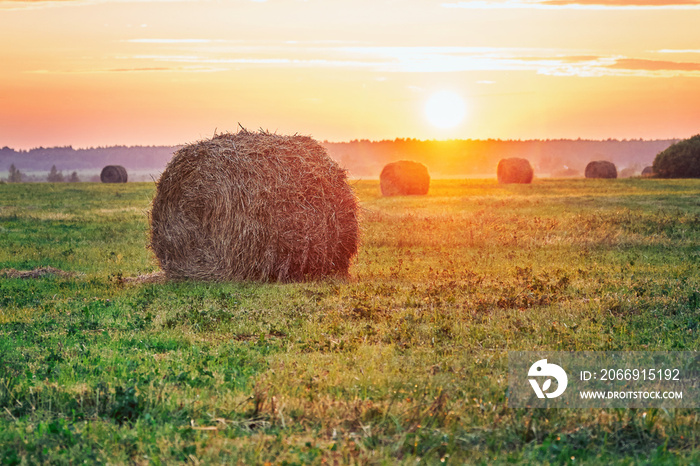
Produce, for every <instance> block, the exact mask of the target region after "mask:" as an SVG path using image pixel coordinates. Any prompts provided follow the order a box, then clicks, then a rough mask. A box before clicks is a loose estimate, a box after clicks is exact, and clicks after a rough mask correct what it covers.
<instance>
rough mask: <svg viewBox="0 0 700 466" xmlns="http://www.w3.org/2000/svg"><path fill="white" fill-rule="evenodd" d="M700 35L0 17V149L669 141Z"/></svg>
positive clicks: (572, 22) (332, 4)
mask: <svg viewBox="0 0 700 466" xmlns="http://www.w3.org/2000/svg"><path fill="white" fill-rule="evenodd" d="M699 26H700V1H690V0H503V1H501V0H494V1H490V0H473V1H463V2H459V1H455V2H449V1H426V0H424V1H418V0H404V1H395V0H394V1H392V0H352V1H350V0H339V1H334V0H266V1H265V0H255V1H253V0H228V1H227V0H218V1H217V0H211V1H208V0H204V1H186V0H183V1H178V0H173V1H169V0H142V1H128V0H60V1H55V2H41V1H4V0H0V41H1V43H2V48H0V147H2V146H9V147H13V148H17V149H20V148H23V149H27V148H31V147H37V146H45V147H46V146H61V145H73V146H74V147H76V148H77V147H89V146H97V145H114V144H127V145H135V144H146V145H152V144H165V145H174V144H182V143H186V142H192V141H194V140H197V139H201V138H205V137H210V136H211V135H212V134H213V133H214V131H215V130H217V131H219V132H223V131H233V130H235V129H236V128H237V127H238V123H239V122H240V123H241V124H242V125H243V126H245V127H247V128H249V129H257V128H260V127H262V128H265V129H269V130H271V131H278V132H280V133H301V134H309V135H311V136H313V137H315V138H317V139H320V140H331V141H347V140H351V139H394V138H396V137H413V138H419V139H432V138H435V139H447V138H472V139H483V138H502V139H515V138H521V139H531V138H578V137H581V138H591V139H601V138H602V139H606V138H619V139H622V138H645V139H652V138H684V137H689V136H691V135H694V134H697V133H700V27H699ZM446 96H447V99H446V98H445V97H446ZM431 99H432V100H431ZM436 109H437V111H436ZM436 113H437V114H442V113H444V114H445V115H447V120H443V119H439V118H438V119H436Z"/></svg>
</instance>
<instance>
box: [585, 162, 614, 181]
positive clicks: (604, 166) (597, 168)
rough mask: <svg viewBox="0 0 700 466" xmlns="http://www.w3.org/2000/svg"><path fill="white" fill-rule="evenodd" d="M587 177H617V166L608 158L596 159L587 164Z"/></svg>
mask: <svg viewBox="0 0 700 466" xmlns="http://www.w3.org/2000/svg"><path fill="white" fill-rule="evenodd" d="M585 175H586V178H617V168H615V164H614V163H612V162H608V161H607V160H596V161H593V162H590V163H589V164H588V165H586V173H585Z"/></svg>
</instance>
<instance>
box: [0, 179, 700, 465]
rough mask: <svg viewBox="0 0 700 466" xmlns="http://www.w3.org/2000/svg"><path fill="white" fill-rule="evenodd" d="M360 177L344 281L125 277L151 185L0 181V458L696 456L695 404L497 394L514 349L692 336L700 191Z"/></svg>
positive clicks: (634, 182)
mask: <svg viewBox="0 0 700 466" xmlns="http://www.w3.org/2000/svg"><path fill="white" fill-rule="evenodd" d="M355 188H356V190H357V193H358V195H359V196H360V198H361V200H362V206H363V213H362V216H363V221H362V225H363V244H362V247H361V250H360V254H359V256H358V257H357V259H356V261H355V263H354V266H353V267H352V269H351V272H352V276H353V277H352V279H351V280H349V281H334V280H329V281H325V282H319V283H304V284H287V285H280V284H263V285H261V284H251V283H243V284H204V283H167V284H130V283H125V282H124V280H123V278H124V277H129V276H135V275H139V274H143V273H148V272H151V271H153V270H155V269H156V265H155V262H154V260H153V257H152V255H151V253H150V252H149V251H148V249H147V247H146V246H147V242H148V222H147V216H146V213H145V212H146V210H147V208H148V204H149V201H150V199H151V197H152V195H153V184H152V183H143V184H139V183H134V184H127V185H122V186H114V185H97V184H87V183H86V184H80V185H61V184H33V185H29V184H26V185H21V184H20V185H11V184H8V185H0V194H1V195H0V244H2V245H3V247H2V248H0V269H6V268H16V269H25V270H26V269H32V268H35V267H40V266H53V267H57V268H60V269H62V270H65V271H70V272H74V273H75V275H74V276H73V277H60V276H46V277H43V278H39V279H24V280H22V279H11V278H0V460H1V461H2V462H3V463H4V464H23V463H57V464H61V463H65V464H69V463H71V464H72V463H81V462H87V463H111V464H131V463H133V464H150V463H153V464H171V463H174V462H191V463H219V462H231V463H241V464H244V463H245V464H251V463H266V462H269V463H273V464H307V463H323V462H326V463H334V462H337V463H363V464H364V463H370V464H392V463H396V462H399V463H405V464H416V463H417V462H424V463H428V464H433V463H447V464H462V463H474V464H499V463H511V462H521V463H551V464H562V463H576V464H579V463H583V464H601V463H619V464H640V463H652V464H694V463H698V462H700V449H699V448H698V441H699V439H698V432H700V429H699V428H700V420H699V419H698V414H699V412H698V410H689V409H685V410H681V409H675V410H656V409H650V410H575V409H571V410H556V409H551V410H543V409H537V410H525V409H517V410H516V409H511V408H508V407H507V404H506V400H505V392H506V388H507V387H506V384H507V370H506V369H507V368H506V365H507V351H509V350H532V349H548V350H622V351H624V350H691V351H695V350H698V346H699V345H698V317H699V316H700V292H699V290H700V272H699V271H698V270H699V268H698V263H699V262H700V197H699V194H700V182H698V181H689V180H687V181H677V180H675V181H672V180H664V181H662V180H642V179H629V180H615V181H609V180H599V181H595V180H566V181H564V180H540V181H538V182H536V183H535V184H533V185H531V186H506V187H503V186H499V185H497V184H496V183H495V182H492V181H483V180H469V181H434V182H433V186H432V187H431V192H430V195H428V196H426V197H403V198H382V197H380V195H379V187H378V183H376V182H372V181H361V182H358V183H356V185H355Z"/></svg>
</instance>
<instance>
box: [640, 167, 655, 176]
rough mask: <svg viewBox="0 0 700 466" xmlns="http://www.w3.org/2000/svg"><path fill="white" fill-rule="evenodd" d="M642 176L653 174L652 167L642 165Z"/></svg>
mask: <svg viewBox="0 0 700 466" xmlns="http://www.w3.org/2000/svg"><path fill="white" fill-rule="evenodd" d="M642 176H654V167H644V170H642Z"/></svg>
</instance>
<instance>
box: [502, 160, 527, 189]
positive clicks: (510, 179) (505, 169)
mask: <svg viewBox="0 0 700 466" xmlns="http://www.w3.org/2000/svg"><path fill="white" fill-rule="evenodd" d="M533 175H534V171H533V170H532V166H531V165H530V162H529V161H528V160H527V159H521V158H518V157H512V158H509V159H501V160H500V161H499V162H498V167H497V168H496V176H497V177H498V182H499V183H520V184H528V183H532V177H533Z"/></svg>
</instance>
